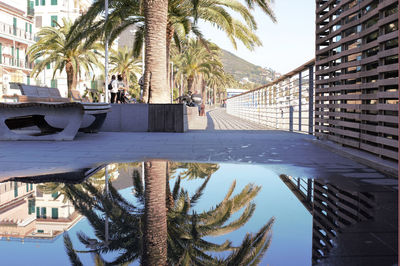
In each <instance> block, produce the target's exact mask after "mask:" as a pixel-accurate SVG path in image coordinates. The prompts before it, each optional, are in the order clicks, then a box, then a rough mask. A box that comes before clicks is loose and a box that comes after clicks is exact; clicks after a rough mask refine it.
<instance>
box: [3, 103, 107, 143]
mask: <svg viewBox="0 0 400 266" xmlns="http://www.w3.org/2000/svg"><path fill="white" fill-rule="evenodd" d="M109 109H110V106H109V105H108V104H93V103H77V102H70V103H44V102H36V103H0V140H73V139H74V137H75V135H76V134H77V132H78V131H80V132H85V133H94V132H98V130H99V129H100V127H101V126H102V124H103V122H104V120H105V118H106V116H107V112H108V111H109ZM85 114H86V115H92V116H94V117H95V119H94V121H93V122H92V123H91V124H90V125H89V126H87V127H81V125H82V121H83V117H84V115H85ZM46 116H52V117H56V119H58V120H62V122H63V123H64V124H66V125H65V126H64V127H58V126H54V125H52V124H51V123H49V122H48V120H46V119H45V117H46ZM33 126H35V127H37V128H38V129H39V131H38V130H33V129H30V130H21V129H26V128H30V127H33Z"/></svg>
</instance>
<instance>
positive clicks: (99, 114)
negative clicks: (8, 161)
mask: <svg viewBox="0 0 400 266" xmlns="http://www.w3.org/2000/svg"><path fill="white" fill-rule="evenodd" d="M11 85H12V86H13V89H17V90H20V92H21V95H17V94H15V95H11V96H3V98H5V99H7V100H8V102H11V103H20V104H19V105H15V106H13V105H9V106H7V105H3V106H2V108H1V110H0V113H4V114H6V113H7V115H10V112H12V111H11V110H14V111H15V112H16V113H19V114H20V113H21V112H22V109H23V112H24V113H25V115H18V116H12V115H10V117H11V118H7V123H6V126H7V127H8V128H9V130H14V129H17V128H19V129H20V128H26V127H30V126H37V127H38V128H39V129H40V130H41V133H40V134H36V135H32V134H31V135H30V137H26V138H25V137H20V139H21V140H22V139H23V138H24V139H37V140H38V139H39V138H37V137H38V136H39V135H40V136H41V137H40V139H46V138H47V137H44V135H46V134H47V133H48V132H51V134H55V132H62V131H63V130H65V129H66V128H67V127H68V125H67V126H63V127H62V128H61V127H58V126H51V125H50V124H49V122H48V121H47V120H46V119H45V118H44V117H45V116H46V115H47V116H53V117H57V118H58V120H60V119H61V120H65V121H69V120H70V119H71V117H70V116H69V115H66V116H64V115H63V114H62V110H64V111H66V112H71V111H70V110H69V108H71V106H72V105H73V104H75V105H77V106H80V107H81V108H82V110H83V111H82V112H83V115H86V116H87V115H89V116H92V117H93V118H94V119H92V122H91V123H90V124H89V125H87V126H85V127H82V126H81V125H82V121H83V118H79V120H80V122H79V123H78V129H79V131H80V132H85V133H95V132H98V131H99V129H100V128H101V126H102V125H103V123H104V120H105V118H106V116H107V113H108V112H109V111H110V108H111V105H110V104H108V103H84V102H75V103H74V102H71V100H70V99H68V98H63V97H61V95H60V92H59V91H58V89H57V88H48V87H40V86H33V85H26V84H21V83H12V84H11ZM72 95H73V99H74V100H81V99H82V98H81V97H80V94H79V91H76V90H73V91H72ZM22 103H34V105H24V104H22ZM46 103H49V104H47V105H46ZM50 103H57V104H55V105H51V104H50ZM60 103H65V104H64V105H60ZM71 104H72V105H71ZM67 107H68V108H67ZM6 109H7V111H5V110H6ZM55 109H57V112H55ZM17 110H18V111H17ZM46 110H47V111H46ZM50 110H51V112H50ZM29 112H31V113H29ZM35 112H40V113H39V114H36V113H35ZM49 112H50V113H49ZM0 115H1V114H0ZM66 118H68V119H66ZM73 120H76V118H75V119H73ZM63 128H64V129H63ZM4 130H5V129H4ZM10 134H11V133H10ZM61 135H62V134H61ZM61 135H60V136H61ZM75 135H76V133H75ZM75 135H74V136H75ZM14 137H15V136H14ZM33 137H35V138H33ZM57 138H61V139H62V138H63V137H57ZM68 138H71V136H70V135H69V137H68ZM49 139H52V138H51V137H49ZM72 139H73V137H72Z"/></svg>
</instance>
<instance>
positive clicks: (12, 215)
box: [0, 181, 82, 241]
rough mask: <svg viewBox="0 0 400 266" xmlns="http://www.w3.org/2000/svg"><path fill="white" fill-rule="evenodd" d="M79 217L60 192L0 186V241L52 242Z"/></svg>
mask: <svg viewBox="0 0 400 266" xmlns="http://www.w3.org/2000/svg"><path fill="white" fill-rule="evenodd" d="M81 218H82V215H80V214H79V213H78V212H77V211H76V210H75V208H74V206H73V204H72V203H71V202H70V201H69V200H66V199H65V198H64V195H62V194H60V192H54V193H43V192H42V191H41V189H40V186H39V185H37V184H28V183H22V182H16V181H9V182H4V183H1V184H0V239H9V238H13V239H21V240H22V241H23V240H24V239H25V238H30V239H53V238H55V237H56V236H58V235H60V234H62V233H63V232H64V231H65V230H68V229H69V228H71V227H72V226H74V225H75V224H76V223H77V222H78V221H79V220H80V219H81Z"/></svg>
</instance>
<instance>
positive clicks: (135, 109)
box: [100, 104, 149, 132]
mask: <svg viewBox="0 0 400 266" xmlns="http://www.w3.org/2000/svg"><path fill="white" fill-rule="evenodd" d="M148 109H149V106H148V105H147V104H111V111H110V112H109V113H108V114H107V118H106V120H105V121H104V124H103V126H102V128H101V129H100V131H104V132H147V129H148V123H149V122H148V120H149V119H148V117H149V115H148V114H149V110H148Z"/></svg>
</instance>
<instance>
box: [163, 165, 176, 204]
mask: <svg viewBox="0 0 400 266" xmlns="http://www.w3.org/2000/svg"><path fill="white" fill-rule="evenodd" d="M165 181H166V182H165V183H166V184H165V186H166V187H165V193H166V194H165V195H166V198H165V200H166V206H167V210H171V209H172V208H173V207H174V198H173V196H172V193H171V188H170V186H169V162H167V174H166V179H165Z"/></svg>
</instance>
